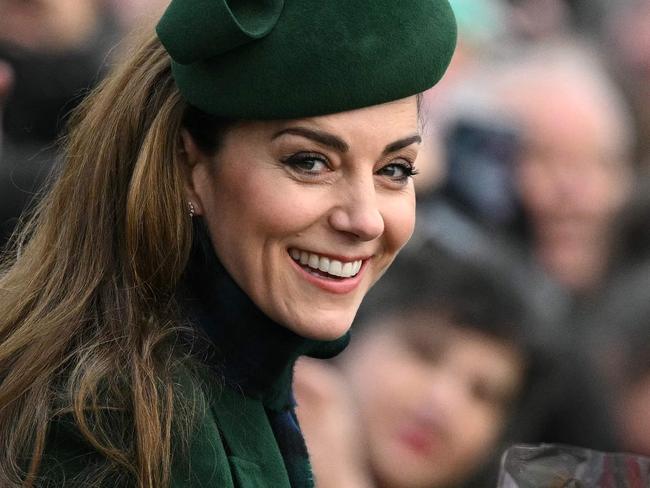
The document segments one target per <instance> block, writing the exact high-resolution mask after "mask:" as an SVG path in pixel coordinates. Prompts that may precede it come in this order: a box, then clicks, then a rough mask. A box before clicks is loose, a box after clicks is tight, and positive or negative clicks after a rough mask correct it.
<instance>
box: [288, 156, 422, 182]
mask: <svg viewBox="0 0 650 488" xmlns="http://www.w3.org/2000/svg"><path fill="white" fill-rule="evenodd" d="M281 161H282V163H283V164H285V165H287V166H289V167H291V169H292V170H293V171H296V172H298V173H300V174H301V175H303V176H307V177H312V178H315V177H317V176H318V174H317V173H312V172H310V170H309V169H304V168H301V167H300V165H302V164H305V163H308V162H312V161H318V162H321V163H323V165H324V166H325V167H327V168H328V169H331V166H330V163H329V161H328V159H327V158H325V157H324V156H323V155H321V154H318V153H308V152H299V153H295V154H292V155H290V156H288V157H286V158H283V159H282V160H281ZM395 161H403V162H402V163H398V162H395ZM390 167H399V169H401V170H402V171H403V172H404V175H403V176H400V177H397V178H393V177H390V176H388V177H389V178H390V179H391V180H392V181H395V182H398V183H406V181H408V179H409V178H412V177H413V176H415V175H417V174H418V171H417V170H416V169H415V167H414V166H413V162H412V161H410V160H408V159H405V158H396V159H394V160H393V161H392V162H391V163H389V164H387V165H385V166H383V167H382V168H380V169H379V171H378V173H381V172H382V171H384V170H385V169H386V168H390Z"/></svg>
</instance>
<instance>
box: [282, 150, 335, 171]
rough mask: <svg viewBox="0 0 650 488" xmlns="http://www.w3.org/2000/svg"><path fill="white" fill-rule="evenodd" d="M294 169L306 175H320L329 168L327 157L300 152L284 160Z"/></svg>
mask: <svg viewBox="0 0 650 488" xmlns="http://www.w3.org/2000/svg"><path fill="white" fill-rule="evenodd" d="M282 162H283V163H284V164H286V165H287V166H289V167H290V168H291V169H293V170H294V171H297V172H299V173H303V174H306V175H318V174H321V173H324V172H326V171H328V170H329V165H328V161H327V159H325V157H324V156H322V155H320V154H312V153H298V154H293V155H291V156H289V157H288V158H285V159H283V160H282Z"/></svg>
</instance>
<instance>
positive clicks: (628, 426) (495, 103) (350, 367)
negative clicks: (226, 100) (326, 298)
mask: <svg viewBox="0 0 650 488" xmlns="http://www.w3.org/2000/svg"><path fill="white" fill-rule="evenodd" d="M165 3H166V2H165V1H164V0H84V1H83V2H77V1H73V0H0V115H1V116H2V117H1V119H0V120H1V123H2V127H1V129H2V130H1V131H0V248H1V247H2V246H4V245H5V243H6V242H7V240H8V239H9V236H10V235H11V233H12V232H13V229H14V228H15V226H16V223H17V222H18V221H19V218H20V215H21V212H23V211H27V212H28V211H29V205H30V202H33V201H34V199H35V198H37V195H38V192H39V190H40V189H42V188H43V187H44V186H45V185H47V180H48V175H49V174H51V173H52V172H54V171H56V161H57V141H58V138H59V137H60V136H61V133H62V130H63V128H64V126H65V121H66V117H67V114H69V113H70V111H71V110H72V109H73V108H74V106H75V105H76V104H77V103H79V101H80V100H81V99H82V98H83V96H84V94H85V93H87V92H88V90H89V89H91V88H92V87H93V86H94V85H95V84H97V83H99V82H100V81H101V78H102V74H103V73H104V72H105V71H106V70H107V69H109V68H110V65H111V63H112V59H113V57H114V55H115V54H114V53H115V52H116V50H117V49H116V46H118V45H119V44H120V43H121V42H122V40H123V39H124V37H125V35H126V34H127V33H128V32H129V31H131V30H133V29H135V28H138V27H140V26H143V25H144V26H150V25H152V23H153V21H154V20H155V19H156V18H157V17H158V16H159V14H160V12H161V11H162V10H163V9H164V7H165ZM451 3H452V6H453V8H454V10H455V13H456V16H457V19H458V24H459V44H458V49H457V52H456V54H455V57H454V60H453V62H452V66H451V68H450V71H449V72H448V74H447V75H446V78H444V79H443V83H441V84H440V85H438V86H436V87H435V88H434V89H433V90H432V91H431V93H426V94H425V96H424V98H423V104H422V109H421V118H422V129H423V133H424V135H425V138H424V139H425V142H424V144H423V148H422V151H421V154H420V157H419V160H418V169H419V172H420V174H419V175H418V176H417V177H416V187H417V191H418V195H419V197H418V198H419V203H418V224H417V230H416V233H415V235H414V237H413V239H412V241H411V243H410V244H409V245H408V246H407V247H406V248H405V249H404V251H403V252H402V254H401V255H400V256H399V257H398V259H397V260H396V262H395V264H394V266H393V267H392V268H391V269H390V270H389V272H388V273H387V274H386V276H385V277H384V278H383V279H382V281H381V282H380V283H379V284H378V285H376V287H375V288H374V290H373V291H372V292H371V294H370V295H369V297H368V299H367V300H366V302H365V303H364V306H363V308H362V310H361V312H360V314H359V317H358V320H357V322H356V324H355V326H354V327H353V339H352V344H351V346H350V347H349V348H348V350H346V351H345V352H344V353H343V355H342V356H341V357H340V358H337V359H336V360H334V361H333V362H325V363H324V362H314V361H303V362H301V363H299V366H298V371H297V377H296V395H297V403H298V413H299V417H300V421H301V424H302V427H303V429H304V431H305V436H306V440H307V443H308V447H309V450H310V452H311V456H312V459H313V465H314V470H315V476H316V481H317V483H318V486H319V487H321V488H329V487H332V488H333V487H336V488H346V487H358V488H364V487H380V488H444V487H450V486H455V487H460V486H467V487H471V486H486V487H487V486H495V483H496V472H497V470H498V463H499V459H500V456H501V454H502V453H503V450H504V449H505V447H506V446H508V445H512V444H514V443H541V442H544V443H564V444H571V445H576V446H582V447H588V448H593V449H599V450H606V451H626V452H633V453H637V454H642V455H647V456H650V409H648V408H647V405H649V404H650V0H619V1H616V2H611V1H606V0H451ZM387 28H388V27H387ZM25 209H26V210H25Z"/></svg>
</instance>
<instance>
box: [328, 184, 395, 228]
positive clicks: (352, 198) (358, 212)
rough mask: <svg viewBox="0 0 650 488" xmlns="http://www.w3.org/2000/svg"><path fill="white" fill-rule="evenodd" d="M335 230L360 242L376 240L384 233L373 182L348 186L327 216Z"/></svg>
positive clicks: (382, 218) (382, 219)
mask: <svg viewBox="0 0 650 488" xmlns="http://www.w3.org/2000/svg"><path fill="white" fill-rule="evenodd" d="M329 223H330V225H331V226H332V228H334V229H335V230H337V231H339V232H343V233H346V234H349V235H351V236H354V237H355V238H356V239H360V240H362V241H371V240H373V239H376V238H377V237H379V236H380V235H382V234H383V232H384V217H383V216H382V214H381V212H380V210H379V206H378V202H377V192H376V190H375V186H374V182H372V181H371V182H370V184H367V183H363V182H359V183H356V184H349V185H347V186H346V187H345V189H344V191H343V192H342V193H341V195H340V200H339V202H337V205H336V206H335V207H334V209H333V210H332V212H331V214H330V216H329Z"/></svg>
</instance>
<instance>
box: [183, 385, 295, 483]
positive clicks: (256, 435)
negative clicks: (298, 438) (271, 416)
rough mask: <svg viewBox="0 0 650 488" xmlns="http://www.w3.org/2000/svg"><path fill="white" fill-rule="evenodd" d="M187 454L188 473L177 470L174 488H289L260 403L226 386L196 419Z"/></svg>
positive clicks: (285, 473) (279, 455)
mask: <svg viewBox="0 0 650 488" xmlns="http://www.w3.org/2000/svg"><path fill="white" fill-rule="evenodd" d="M189 457H190V460H189V461H190V462H189V466H190V470H191V472H190V473H188V472H187V470H186V469H176V470H175V471H174V473H173V482H172V487H173V488H181V487H197V488H198V487H208V486H209V487H212V486H214V487H224V488H231V487H232V488H235V487H236V488H239V487H241V488H248V487H250V488H266V487H268V488H285V487H286V488H290V484H289V478H288V476H287V471H286V469H285V467H284V462H283V460H282V456H281V454H280V451H279V449H278V445H277V443H276V441H275V437H274V435H273V431H272V430H271V426H270V425H269V421H268V419H267V416H266V412H265V410H264V406H263V404H262V402H261V401H259V400H255V399H251V398H249V397H246V396H244V395H242V394H240V393H237V392H235V391H234V390H232V389H230V388H224V390H223V391H222V394H221V395H220V396H219V398H218V399H217V400H216V401H215V403H214V404H213V405H212V406H211V408H210V410H209V411H208V412H207V413H206V415H205V416H204V418H203V419H202V420H201V421H200V423H199V428H198V429H197V433H196V435H195V437H194V439H193V442H192V444H191V446H190V454H189Z"/></svg>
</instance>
